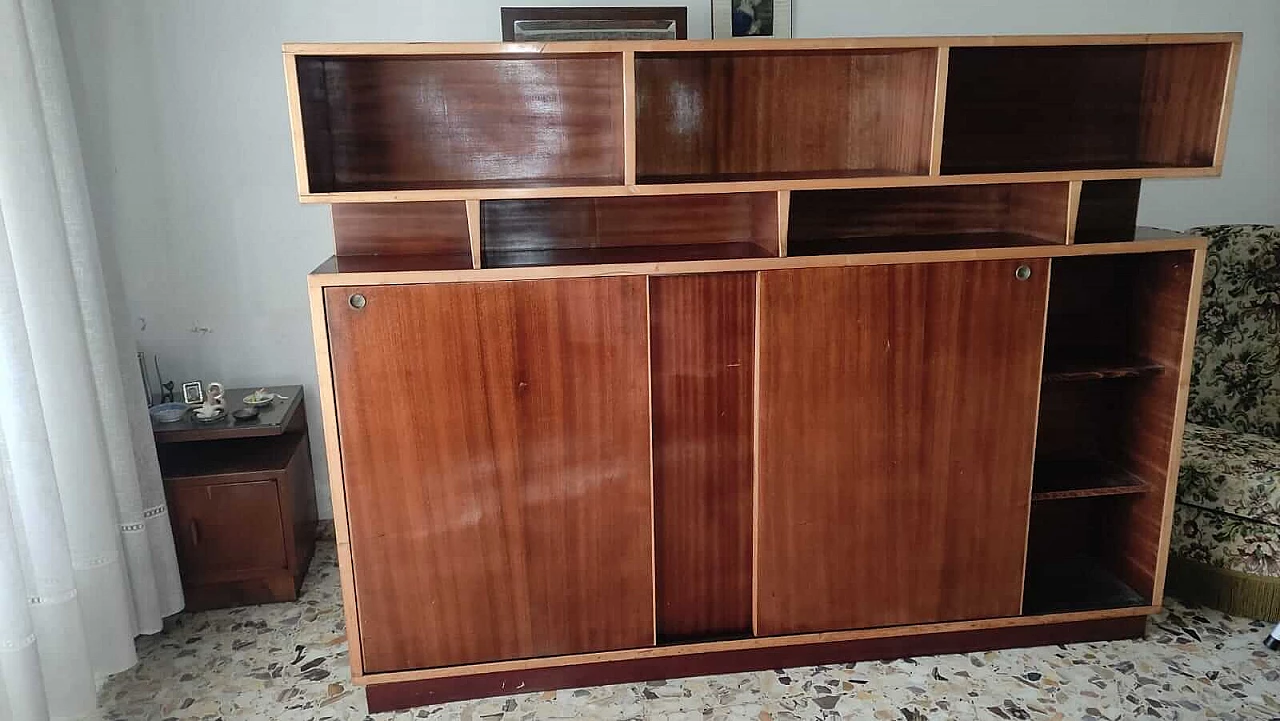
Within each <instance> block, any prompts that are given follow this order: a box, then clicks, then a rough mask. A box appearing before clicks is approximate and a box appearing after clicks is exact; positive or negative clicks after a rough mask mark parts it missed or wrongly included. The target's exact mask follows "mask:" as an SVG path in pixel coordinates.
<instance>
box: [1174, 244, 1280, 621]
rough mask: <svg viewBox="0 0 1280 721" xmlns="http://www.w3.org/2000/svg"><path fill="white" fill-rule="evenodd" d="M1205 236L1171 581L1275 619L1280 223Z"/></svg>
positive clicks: (1278, 597) (1279, 591) (1278, 591)
mask: <svg viewBox="0 0 1280 721" xmlns="http://www.w3.org/2000/svg"><path fill="white" fill-rule="evenodd" d="M1192 232H1193V233H1196V234H1198V235H1204V236H1206V237H1208V238H1209V253H1208V259H1207V263H1206V265H1205V275H1204V288H1203V295H1202V298H1201V305H1200V324H1199V331H1198V334H1197V337H1196V350H1195V362H1194V364H1193V370H1192V381H1191V397H1190V401H1189V404H1188V408H1187V430H1186V434H1185V436H1184V437H1183V456H1182V470H1181V473H1180V474H1179V478H1178V500H1177V505H1176V507H1175V511H1174V527H1173V545H1172V549H1171V553H1170V562H1169V592H1170V593H1171V594H1173V595H1176V596H1179V597H1180V598H1184V599H1186V600H1190V601H1196V602H1199V603H1203V604H1206V605H1209V606H1212V607H1214V608H1219V609H1221V610H1223V611H1226V612H1227V613H1233V614H1237V615H1243V616H1250V617H1253V618H1266V619H1272V620H1275V619H1280V228H1278V227H1272V226H1263V225H1224V226H1211V227H1205V228H1195V229H1193V230H1192Z"/></svg>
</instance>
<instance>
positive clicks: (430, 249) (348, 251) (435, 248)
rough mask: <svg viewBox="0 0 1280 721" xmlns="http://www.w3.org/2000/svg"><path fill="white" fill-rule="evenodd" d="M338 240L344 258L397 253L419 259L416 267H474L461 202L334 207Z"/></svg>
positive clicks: (446, 201)
mask: <svg viewBox="0 0 1280 721" xmlns="http://www.w3.org/2000/svg"><path fill="white" fill-rule="evenodd" d="M333 239H334V245H335V246H336V250H337V254H338V255H339V256H373V255H391V256H405V257H413V258H415V259H416V263H415V265H416V267H418V268H422V269H431V270H457V269H464V268H470V267H471V234H470V231H469V230H468V225H467V207H466V203H465V202H463V201H461V200H441V201H435V202H429V203H340V204H338V205H334V206H333Z"/></svg>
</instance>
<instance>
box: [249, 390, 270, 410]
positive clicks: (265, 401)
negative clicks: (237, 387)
mask: <svg viewBox="0 0 1280 721" xmlns="http://www.w3.org/2000/svg"><path fill="white" fill-rule="evenodd" d="M276 397H277V396H276V394H275V393H271V392H267V393H263V394H262V395H258V394H257V393H256V392H255V393H250V394H249V395H247V396H245V397H244V398H243V399H242V400H243V401H244V404H245V405H246V406H248V407H249V408H266V407H267V406H269V405H271V404H272V403H275V402H276Z"/></svg>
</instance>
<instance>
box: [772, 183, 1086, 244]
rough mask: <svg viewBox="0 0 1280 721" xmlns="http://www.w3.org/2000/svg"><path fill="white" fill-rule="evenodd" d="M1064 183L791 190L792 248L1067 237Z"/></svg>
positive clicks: (1039, 240) (1035, 240) (1044, 240)
mask: <svg viewBox="0 0 1280 721" xmlns="http://www.w3.org/2000/svg"><path fill="white" fill-rule="evenodd" d="M1067 195H1068V186H1067V183H1008V184H1003V185H953V186H933V187H914V188H874V189H865V190H862V189H859V190H812V191H809V190H806V191H792V193H791V205H790V220H789V222H788V232H787V255H792V256H802V255H828V254H839V253H878V252H887V251H917V250H949V249H955V248H996V247H1018V246H1028V245H1046V244H1063V243H1066V233H1067V214H1068V202H1067Z"/></svg>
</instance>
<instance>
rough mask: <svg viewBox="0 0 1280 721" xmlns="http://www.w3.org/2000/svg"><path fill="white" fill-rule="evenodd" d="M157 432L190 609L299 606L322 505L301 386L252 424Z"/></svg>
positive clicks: (280, 389)
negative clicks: (317, 494)
mask: <svg viewBox="0 0 1280 721" xmlns="http://www.w3.org/2000/svg"><path fill="white" fill-rule="evenodd" d="M254 390H256V389H254V388H232V389H228V390H227V392H226V398H227V418H226V420H223V421H219V422H216V423H212V424H204V423H197V422H196V421H194V420H192V419H191V418H190V416H188V417H186V418H184V419H183V420H181V421H178V422H176V423H153V424H152V430H153V431H154V433H155V439H156V450H157V453H158V455H159V458H160V470H161V474H162V475H163V477H164V485H165V495H166V496H167V498H168V502H169V517H170V519H171V520H172V523H173V537H174V541H175V542H176V544H177V548H178V565H179V567H180V570H181V572H182V586H183V590H184V592H185V593H186V597H187V609H188V610H192V611H198V610H201V609H207V608H220V607H225V606H240V605H246V604H254V603H270V602H276V601H292V600H295V599H297V597H298V589H300V588H301V587H302V579H303V577H304V576H305V575H306V572H307V565H308V564H309V563H310V562H311V554H312V551H313V550H314V549H315V534H316V497H315V484H314V480H313V477H312V472H311V448H310V445H309V443H308V441H307V414H306V408H305V406H304V404H303V399H302V386H275V387H271V388H269V389H268V390H271V391H274V392H276V393H279V394H280V395H282V396H285V399H284V400H277V401H276V402H275V403H273V404H272V405H270V406H268V407H266V408H263V409H262V412H261V413H260V414H259V416H258V417H257V418H256V419H254V420H251V421H247V422H237V421H235V420H233V419H232V418H231V417H230V416H231V412H232V411H235V410H236V409H239V408H242V407H244V404H243V402H242V401H241V399H242V398H244V397H245V396H246V395H248V394H250V393H252V392H253V391H254Z"/></svg>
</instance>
